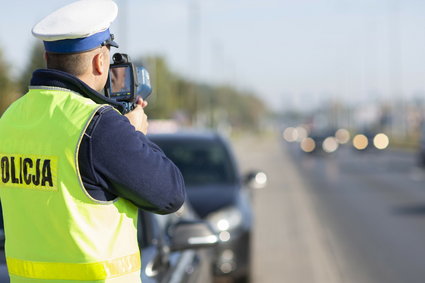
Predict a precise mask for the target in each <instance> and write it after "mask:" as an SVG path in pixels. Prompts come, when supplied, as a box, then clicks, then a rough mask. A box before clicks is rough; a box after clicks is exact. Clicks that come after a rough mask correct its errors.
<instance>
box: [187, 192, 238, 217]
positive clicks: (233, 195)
mask: <svg viewBox="0 0 425 283" xmlns="http://www.w3.org/2000/svg"><path fill="white" fill-rule="evenodd" d="M239 190H240V187H239V186H238V185H208V186H186V192H187V197H188V199H189V202H190V204H191V206H192V207H193V209H194V210H195V212H196V213H197V214H198V215H199V216H200V217H201V218H204V217H206V216H207V215H208V214H210V213H211V212H214V211H217V210H219V209H221V208H224V207H228V206H232V205H236V203H237V200H238V197H239Z"/></svg>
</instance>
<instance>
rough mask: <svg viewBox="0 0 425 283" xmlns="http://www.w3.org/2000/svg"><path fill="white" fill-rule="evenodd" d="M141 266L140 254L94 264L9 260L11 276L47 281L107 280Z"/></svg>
mask: <svg viewBox="0 0 425 283" xmlns="http://www.w3.org/2000/svg"><path fill="white" fill-rule="evenodd" d="M140 265H141V264H140V253H135V254H133V255H129V256H125V257H121V258H116V259H113V260H107V261H102V262H94V263H61V262H36V261H28V260H20V259H14V258H7V268H8V270H9V273H10V274H13V275H17V276H21V277H26V278H34V279H46V280H47V279H49V280H54V279H56V280H81V281H88V280H90V281H92V280H93V281H95V280H105V279H111V278H115V277H118V276H122V275H125V274H128V273H132V272H136V271H138V270H139V269H140Z"/></svg>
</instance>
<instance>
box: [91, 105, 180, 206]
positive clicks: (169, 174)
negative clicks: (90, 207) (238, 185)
mask: <svg viewBox="0 0 425 283" xmlns="http://www.w3.org/2000/svg"><path fill="white" fill-rule="evenodd" d="M103 112H104V113H102V115H100V116H99V118H98V119H97V120H96V123H95V125H93V127H92V132H91V134H90V140H91V145H90V147H91V148H90V150H91V168H92V171H93V176H94V179H95V183H96V184H98V185H99V186H100V187H101V188H102V189H104V190H106V191H108V192H109V193H112V194H113V195H116V196H119V197H122V198H125V199H128V200H130V201H131V202H133V203H134V204H135V205H136V206H138V207H140V208H142V209H144V210H148V211H150V212H153V213H158V214H167V213H172V212H175V211H177V210H178V209H179V208H180V207H181V206H182V205H183V202H184V200H185V197H186V194H185V186H184V181H183V177H182V175H181V173H180V171H179V169H178V168H177V167H176V166H175V165H174V163H173V162H172V161H171V160H170V159H168V158H167V157H166V156H165V154H164V153H163V152H162V150H161V149H160V148H159V147H158V146H157V145H155V144H154V143H153V142H151V141H150V140H149V139H148V138H147V137H146V136H145V135H144V134H143V133H141V132H138V131H136V130H135V128H134V127H133V126H132V125H131V124H130V122H129V120H128V119H127V117H125V116H122V115H120V114H119V113H117V112H116V111H112V110H110V111H103Z"/></svg>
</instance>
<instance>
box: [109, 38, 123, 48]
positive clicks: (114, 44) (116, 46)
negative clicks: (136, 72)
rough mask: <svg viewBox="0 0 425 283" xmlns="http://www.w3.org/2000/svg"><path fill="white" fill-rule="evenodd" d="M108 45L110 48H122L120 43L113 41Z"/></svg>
mask: <svg viewBox="0 0 425 283" xmlns="http://www.w3.org/2000/svg"><path fill="white" fill-rule="evenodd" d="M108 45H109V46H113V47H115V48H118V47H120V46H119V45H118V43H116V42H115V41H113V40H111V41H110V42H108Z"/></svg>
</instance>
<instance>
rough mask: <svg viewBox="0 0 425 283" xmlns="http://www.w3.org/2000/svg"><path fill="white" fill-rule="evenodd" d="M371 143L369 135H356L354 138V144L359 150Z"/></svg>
mask: <svg viewBox="0 0 425 283" xmlns="http://www.w3.org/2000/svg"><path fill="white" fill-rule="evenodd" d="M368 144H369V142H368V140H367V137H366V136H365V135H361V134H360V135H356V136H355V137H354V138H353V146H354V147H355V148H356V149H357V150H363V149H366V147H367V145H368Z"/></svg>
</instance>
